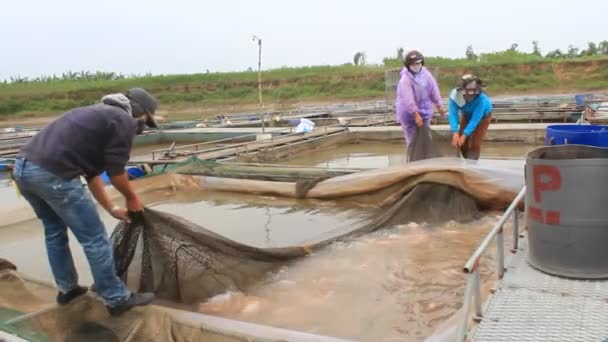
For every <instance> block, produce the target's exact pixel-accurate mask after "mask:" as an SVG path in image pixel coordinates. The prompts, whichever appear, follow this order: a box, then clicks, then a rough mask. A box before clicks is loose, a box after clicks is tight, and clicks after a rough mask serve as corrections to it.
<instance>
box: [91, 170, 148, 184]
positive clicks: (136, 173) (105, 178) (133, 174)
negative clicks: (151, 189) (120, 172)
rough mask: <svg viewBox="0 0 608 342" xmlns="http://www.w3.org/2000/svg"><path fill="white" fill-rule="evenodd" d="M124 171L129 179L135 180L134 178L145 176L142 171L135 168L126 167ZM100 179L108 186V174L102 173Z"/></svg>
mask: <svg viewBox="0 0 608 342" xmlns="http://www.w3.org/2000/svg"><path fill="white" fill-rule="evenodd" d="M126 171H127V175H128V176H129V179H136V178H139V177H143V176H145V175H146V173H145V172H144V170H142V169H140V168H139V167H136V166H131V167H127V168H126ZM101 179H102V180H103V182H104V183H106V184H110V177H109V176H108V172H106V171H104V172H103V173H102V174H101Z"/></svg>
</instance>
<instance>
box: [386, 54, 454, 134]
mask: <svg viewBox="0 0 608 342" xmlns="http://www.w3.org/2000/svg"><path fill="white" fill-rule="evenodd" d="M403 64H404V65H405V66H404V67H403V69H402V70H401V79H400V80H399V84H398V85H397V98H396V101H395V107H396V118H395V119H396V120H397V122H399V123H400V124H401V127H402V128H403V135H404V136H405V143H406V144H407V145H409V144H410V143H411V142H412V141H413V139H414V136H415V134H416V126H418V127H421V126H422V125H427V126H429V125H430V124H431V118H432V117H433V113H434V111H433V104H434V105H435V106H436V107H437V109H438V111H439V113H440V114H441V117H442V118H443V117H444V116H445V110H444V108H443V100H442V99H441V95H440V94H439V87H438V86H437V81H435V78H434V77H433V75H432V74H431V73H430V72H429V71H428V70H427V69H426V68H425V67H424V56H422V54H421V53H420V52H418V51H416V50H412V51H410V52H408V53H407V55H405V59H404V61H403Z"/></svg>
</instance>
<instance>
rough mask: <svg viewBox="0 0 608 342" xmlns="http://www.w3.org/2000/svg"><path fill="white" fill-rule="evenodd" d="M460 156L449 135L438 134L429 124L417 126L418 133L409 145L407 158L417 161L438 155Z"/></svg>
mask: <svg viewBox="0 0 608 342" xmlns="http://www.w3.org/2000/svg"><path fill="white" fill-rule="evenodd" d="M449 156H452V157H458V156H459V153H458V150H457V149H456V148H455V147H453V146H451V145H450V140H449V137H447V136H443V135H440V134H437V133H436V132H435V131H433V130H432V129H431V127H429V126H426V125H424V126H422V127H416V135H415V136H414V139H413V140H412V142H411V143H410V144H409V146H408V147H407V160H408V161H416V160H423V159H429V158H438V157H449Z"/></svg>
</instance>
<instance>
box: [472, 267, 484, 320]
mask: <svg viewBox="0 0 608 342" xmlns="http://www.w3.org/2000/svg"><path fill="white" fill-rule="evenodd" d="M473 277H474V278H473V279H474V281H473V284H474V290H475V298H474V299H475V301H474V303H475V316H476V318H479V319H481V317H483V313H482V312H481V303H482V298H481V275H480V274H479V268H477V270H476V271H475V272H473Z"/></svg>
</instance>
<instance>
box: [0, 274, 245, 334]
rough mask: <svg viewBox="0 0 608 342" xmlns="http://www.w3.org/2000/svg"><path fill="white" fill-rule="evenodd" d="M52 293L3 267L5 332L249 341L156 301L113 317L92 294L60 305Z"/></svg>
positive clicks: (0, 294)
mask: <svg viewBox="0 0 608 342" xmlns="http://www.w3.org/2000/svg"><path fill="white" fill-rule="evenodd" d="M49 292H50V293H52V294H54V293H55V292H54V291H53V290H52V289H49V288H45V287H43V286H40V285H36V284H33V283H31V282H28V281H26V280H24V279H23V278H22V277H21V276H20V275H19V274H18V273H17V272H15V271H13V270H11V271H6V270H5V271H0V331H4V332H6V333H9V334H11V335H13V336H17V337H19V338H21V339H23V340H26V341H31V342H52V341H58V342H83V341H87V342H114V341H116V342H118V341H121V342H122V341H132V342H133V341H170V342H178V341H212V342H235V341H246V340H247V339H246V338H240V337H239V336H238V334H235V333H234V332H233V333H231V332H225V333H221V332H219V331H216V330H217V329H213V328H209V329H205V328H204V327H203V326H202V324H201V323H200V322H198V323H197V322H192V324H189V323H188V322H186V323H184V322H180V321H177V320H175V318H174V317H173V315H171V314H169V312H168V311H166V310H165V309H161V308H159V307H155V306H148V307H145V308H135V309H132V310H130V311H128V312H127V313H125V314H123V315H122V316H121V317H120V318H113V317H111V316H110V315H109V314H108V313H107V311H106V308H105V306H104V305H103V303H102V302H101V301H100V300H99V299H97V298H96V297H95V296H94V295H92V294H88V295H85V296H83V297H81V298H78V299H76V300H75V301H74V302H73V303H72V304H70V305H66V306H58V305H56V304H54V302H53V300H52V299H50V295H49ZM195 316H196V315H195ZM0 341H2V337H0ZM8 341H11V340H10V339H9V340H8Z"/></svg>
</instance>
